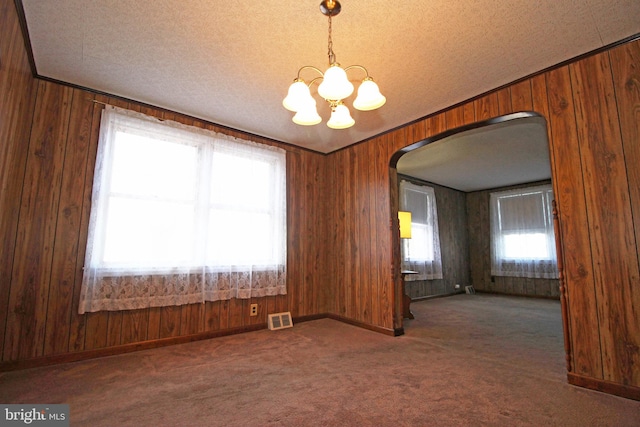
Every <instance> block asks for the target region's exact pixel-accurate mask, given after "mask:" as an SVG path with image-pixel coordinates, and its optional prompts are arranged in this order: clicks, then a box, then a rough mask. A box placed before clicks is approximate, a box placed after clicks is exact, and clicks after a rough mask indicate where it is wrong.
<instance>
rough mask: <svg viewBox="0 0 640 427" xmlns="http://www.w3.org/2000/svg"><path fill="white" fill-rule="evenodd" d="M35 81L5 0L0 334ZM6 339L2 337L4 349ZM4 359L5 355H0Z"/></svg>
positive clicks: (0, 38)
mask: <svg viewBox="0 0 640 427" xmlns="http://www.w3.org/2000/svg"><path fill="white" fill-rule="evenodd" d="M35 91H36V82H35V80H34V79H33V77H32V75H31V68H30V66H29V60H28V57H27V53H26V51H25V49H24V43H23V40H22V33H21V30H20V25H19V23H18V17H17V14H16V9H15V6H14V5H13V2H11V1H9V0H2V1H0V336H1V334H3V332H4V330H5V327H6V325H7V313H8V312H9V280H10V277H11V271H12V269H13V259H14V250H15V245H16V232H17V226H18V218H19V214H20V195H21V193H22V186H21V183H20V180H21V179H22V176H23V175H24V171H25V165H26V160H27V147H28V145H29V132H30V123H31V118H32V115H33V106H34V104H35ZM3 351H4V340H3V339H0V355H1V354H2V353H3ZM0 360H1V359H0Z"/></svg>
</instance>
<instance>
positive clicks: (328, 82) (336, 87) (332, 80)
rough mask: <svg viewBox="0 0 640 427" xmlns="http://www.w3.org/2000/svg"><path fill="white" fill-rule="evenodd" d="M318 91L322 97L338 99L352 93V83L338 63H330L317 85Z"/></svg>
mask: <svg viewBox="0 0 640 427" xmlns="http://www.w3.org/2000/svg"><path fill="white" fill-rule="evenodd" d="M318 93H319V94H320V96H321V97H323V98H324V99H330V100H333V101H339V100H341V99H345V98H346V97H348V96H349V95H351V94H352V93H353V85H352V84H351V82H350V81H349V79H348V78H347V73H346V72H345V71H344V70H343V69H342V68H340V65H338V64H331V66H330V67H329V68H328V69H327V71H325V72H324V78H323V79H322V83H320V85H319V86H318Z"/></svg>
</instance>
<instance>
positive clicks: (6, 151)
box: [0, 0, 330, 363]
mask: <svg viewBox="0 0 640 427" xmlns="http://www.w3.org/2000/svg"><path fill="white" fill-rule="evenodd" d="M0 5H1V6H0V7H1V12H2V14H1V15H0V29H2V36H1V37H0V46H1V48H2V51H1V52H0V67H1V68H0V93H2V97H0V117H1V118H2V120H1V121H0V150H1V151H0V153H1V160H2V169H1V175H0V179H1V181H0V185H1V188H2V191H1V192H0V213H1V215H0V218H1V221H2V222H1V223H0V241H1V242H2V243H0V245H2V246H1V248H2V253H1V257H0V361H2V362H8V363H9V362H15V361H28V360H31V359H34V358H42V357H49V356H54V355H67V354H73V353H78V352H83V351H88V350H96V349H104V348H109V347H117V346H124V345H132V344H140V343H145V342H147V343H148V342H150V341H158V340H162V339H166V338H175V337H191V336H195V335H198V334H200V335H203V334H204V335H205V336H206V334H215V333H223V332H225V331H235V330H244V329H251V328H252V327H256V326H259V325H266V321H267V314H268V313H272V312H279V311H291V314H292V316H293V317H298V318H300V317H305V316H315V315H318V314H319V313H326V312H327V311H328V308H327V306H326V303H327V301H329V300H330V297H329V295H330V290H329V288H328V287H327V283H328V281H327V273H326V272H325V271H324V270H325V266H326V264H327V262H326V251H325V250H324V248H325V247H326V243H325V241H324V236H326V235H327V233H326V228H325V227H326V222H323V221H318V218H322V217H323V216H324V212H325V210H326V209H327V203H326V200H325V196H324V192H323V183H324V181H325V177H324V175H325V167H326V162H325V158H324V156H323V155H320V154H318V153H313V152H310V151H307V150H302V149H298V148H295V147H292V146H287V145H283V144H276V143H273V142H271V141H268V140H262V139H261V138H258V137H253V136H249V135H245V134H243V133H241V132H233V131H229V130H225V129H221V128H217V127H216V126H213V125H211V124H208V123H204V122H201V121H198V120H194V119H193V118H189V117H186V116H182V115H180V114H175V113H172V112H168V111H164V110H161V109H157V108H152V107H149V106H144V105H140V104H136V103H134V102H126V101H123V100H120V99H117V98H108V97H105V96H102V95H95V94H93V93H91V92H88V91H84V90H80V89H75V88H71V87H67V86H63V85H60V84H56V83H52V82H47V81H43V80H37V79H34V78H33V77H32V76H31V70H30V68H29V63H28V60H27V56H26V53H25V52H26V51H25V48H24V42H23V39H22V35H21V33H20V27H19V25H18V19H17V16H16V13H15V6H14V5H13V2H11V1H9V0H1V1H0ZM94 100H95V101H99V103H96V102H94ZM102 103H110V104H113V105H117V106H120V107H123V108H128V109H131V110H135V111H141V112H143V113H145V114H149V115H152V116H156V117H159V118H163V119H170V120H176V121H178V122H181V123H184V124H188V125H193V126H197V127H202V128H207V129H210V130H214V131H218V132H223V133H227V134H231V135H233V136H236V137H240V138H245V139H250V140H253V141H256V142H262V143H266V144H271V145H279V146H281V147H282V148H284V149H285V150H287V193H288V205H287V209H288V215H287V217H288V223H287V227H288V243H287V245H288V260H287V264H288V271H287V288H288V294H287V295H286V296H277V297H267V298H258V299H254V300H238V299H232V300H229V301H218V302H207V303H205V304H192V305H184V306H179V307H162V308H151V309H145V310H133V311H121V312H97V313H88V314H85V315H79V314H78V312H77V311H78V300H79V292H80V283H81V280H82V266H83V263H84V253H85V245H86V239H87V229H88V225H87V224H88V219H89V212H90V200H91V191H92V183H93V169H94V165H95V156H96V150H97V142H98V133H99V124H100V114H101V111H102V109H103V108H104V105H103V104H102ZM251 303H258V305H259V308H258V313H259V315H258V316H257V317H250V316H249V304H251Z"/></svg>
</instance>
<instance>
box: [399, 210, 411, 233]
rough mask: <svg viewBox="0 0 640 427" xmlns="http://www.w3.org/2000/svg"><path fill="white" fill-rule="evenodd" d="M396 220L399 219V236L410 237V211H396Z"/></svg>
mask: <svg viewBox="0 0 640 427" xmlns="http://www.w3.org/2000/svg"><path fill="white" fill-rule="evenodd" d="M398 220H399V221H400V238H401V239H410V238H411V212H405V211H398Z"/></svg>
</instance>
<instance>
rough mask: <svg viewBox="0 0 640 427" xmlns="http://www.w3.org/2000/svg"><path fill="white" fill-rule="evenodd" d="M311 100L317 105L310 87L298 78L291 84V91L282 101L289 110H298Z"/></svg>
mask: <svg viewBox="0 0 640 427" xmlns="http://www.w3.org/2000/svg"><path fill="white" fill-rule="evenodd" d="M311 101H313V103H314V105H315V100H314V99H313V97H312V96H311V92H309V87H308V86H307V85H306V83H305V82H304V81H303V80H296V81H294V82H293V83H292V84H291V86H289V92H288V93H287V97H286V98H285V99H284V100H283V101H282V105H283V106H284V108H286V109H287V110H289V111H294V112H297V111H298V110H299V109H300V108H302V106H303V105H305V104H308V103H309V102H311Z"/></svg>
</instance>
